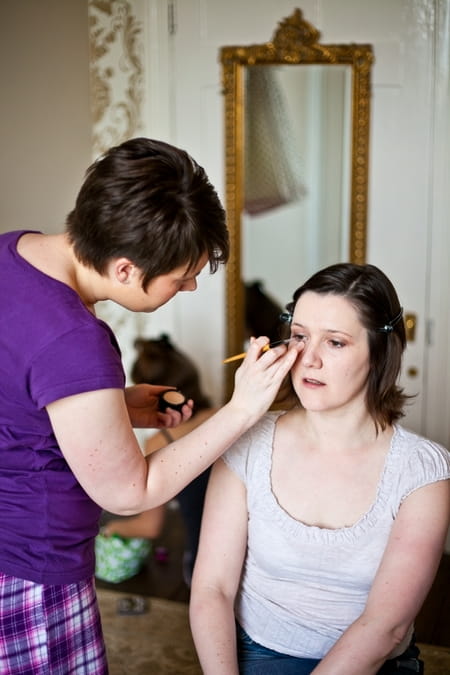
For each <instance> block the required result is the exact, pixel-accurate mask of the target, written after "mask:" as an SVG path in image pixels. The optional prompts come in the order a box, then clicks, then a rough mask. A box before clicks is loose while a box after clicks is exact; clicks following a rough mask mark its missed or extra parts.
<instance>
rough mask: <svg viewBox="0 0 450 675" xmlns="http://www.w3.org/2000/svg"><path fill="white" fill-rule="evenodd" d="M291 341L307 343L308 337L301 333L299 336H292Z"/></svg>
mask: <svg viewBox="0 0 450 675" xmlns="http://www.w3.org/2000/svg"><path fill="white" fill-rule="evenodd" d="M291 340H295V341H296V342H305V340H306V335H303V334H301V333H299V334H298V335H291Z"/></svg>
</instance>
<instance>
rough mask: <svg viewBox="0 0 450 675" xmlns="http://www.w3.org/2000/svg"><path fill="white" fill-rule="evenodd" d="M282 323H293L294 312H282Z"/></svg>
mask: <svg viewBox="0 0 450 675" xmlns="http://www.w3.org/2000/svg"><path fill="white" fill-rule="evenodd" d="M279 318H280V321H282V322H283V323H291V321H292V312H282V313H281V314H280V317H279Z"/></svg>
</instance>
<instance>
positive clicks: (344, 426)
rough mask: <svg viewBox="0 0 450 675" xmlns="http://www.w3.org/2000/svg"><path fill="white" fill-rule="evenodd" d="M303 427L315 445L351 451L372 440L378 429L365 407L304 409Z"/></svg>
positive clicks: (379, 434) (380, 433)
mask: <svg viewBox="0 0 450 675" xmlns="http://www.w3.org/2000/svg"><path fill="white" fill-rule="evenodd" d="M304 423H305V430H306V432H307V434H308V435H309V438H310V440H311V442H313V443H314V444H315V445H316V446H319V447H322V448H326V449H328V450H329V449H330V448H332V449H333V450H338V451H343V450H347V451H353V450H357V449H359V448H361V447H365V446H367V445H368V444H370V443H374V442H375V441H376V440H377V438H378V437H379V436H381V435H383V433H384V432H380V431H379V432H378V434H377V429H376V427H375V422H374V420H373V419H372V417H371V416H370V415H369V413H368V412H367V410H366V409H365V407H363V408H360V409H359V410H352V413H351V414H348V411H345V412H344V411H342V410H336V411H326V412H311V411H307V410H306V411H304Z"/></svg>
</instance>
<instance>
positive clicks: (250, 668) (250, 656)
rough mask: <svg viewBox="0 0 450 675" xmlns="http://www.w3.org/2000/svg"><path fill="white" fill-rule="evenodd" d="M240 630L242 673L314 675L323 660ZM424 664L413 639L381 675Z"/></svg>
mask: <svg viewBox="0 0 450 675" xmlns="http://www.w3.org/2000/svg"><path fill="white" fill-rule="evenodd" d="M236 630H237V647H238V662H239V673H240V675H310V673H311V672H312V671H313V670H314V668H315V667H316V666H317V664H318V663H320V659H302V658H299V657H296V656H289V655H287V654H280V652H276V651H274V650H273V649H268V648H267V647H263V646H262V645H260V644H258V643H257V642H255V641H254V640H252V639H251V637H250V636H249V635H247V633H246V632H245V631H244V630H243V628H241V627H240V626H239V625H238V624H237V625H236ZM423 667H424V664H423V661H421V660H420V658H419V649H418V648H417V647H416V645H415V640H414V638H413V640H412V642H411V645H410V646H409V647H408V649H407V650H406V651H405V652H404V653H403V654H402V655H401V656H399V657H397V658H395V659H390V660H388V661H386V662H385V664H384V665H383V666H382V668H381V669H380V670H379V671H378V675H403V674H404V675H413V673H419V674H423V672H424V670H423Z"/></svg>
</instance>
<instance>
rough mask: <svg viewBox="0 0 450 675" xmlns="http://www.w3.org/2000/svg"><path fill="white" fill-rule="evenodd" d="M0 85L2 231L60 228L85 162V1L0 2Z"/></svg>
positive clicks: (87, 138)
mask: <svg viewBox="0 0 450 675" xmlns="http://www.w3.org/2000/svg"><path fill="white" fill-rule="evenodd" d="M0 82H1V94H0V100H1V103H0V139H1V152H0V231H6V230H9V229H20V228H30V229H37V230H44V231H46V232H57V231H60V230H61V229H62V228H63V225H64V220H65V217H66V215H67V213H68V211H69V210H70V209H71V208H72V206H73V202H74V198H75V195H76V193H77V191H78V188H79V186H80V184H81V181H82V178H83V174H84V171H85V170H86V168H87V166H88V164H89V162H90V158H91V118H90V110H89V49H88V15H87V0H63V1H61V0H1V2H0Z"/></svg>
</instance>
